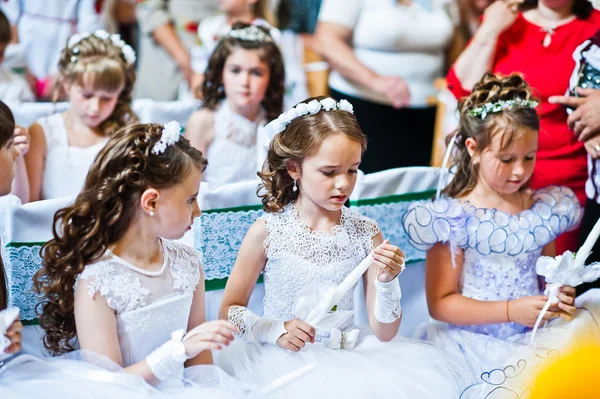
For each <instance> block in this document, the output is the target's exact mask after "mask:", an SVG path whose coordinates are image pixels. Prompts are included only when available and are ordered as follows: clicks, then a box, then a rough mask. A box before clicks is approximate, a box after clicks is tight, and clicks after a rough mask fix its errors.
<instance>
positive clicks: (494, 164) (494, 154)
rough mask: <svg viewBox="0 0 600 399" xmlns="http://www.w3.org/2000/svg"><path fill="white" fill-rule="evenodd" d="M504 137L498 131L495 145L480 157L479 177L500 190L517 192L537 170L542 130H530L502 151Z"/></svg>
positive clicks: (501, 191)
mask: <svg viewBox="0 0 600 399" xmlns="http://www.w3.org/2000/svg"><path fill="white" fill-rule="evenodd" d="M501 138H502V135H501V134H496V135H495V136H494V137H493V139H492V144H491V146H490V147H489V148H487V149H486V150H484V151H483V153H482V154H481V156H480V157H479V180H478V181H479V182H481V181H484V182H485V183H486V184H487V185H488V186H489V187H490V188H491V189H492V190H494V191H496V192H498V193H501V194H513V193H515V192H517V191H519V189H521V187H523V185H524V184H526V183H527V181H528V180H529V178H530V177H531V175H532V173H533V167H534V166H535V153H536V151H537V147H538V132H537V131H535V130H527V131H526V132H525V133H524V134H523V135H522V136H521V137H520V138H518V139H516V140H515V141H514V142H513V143H512V144H511V145H510V146H509V147H508V148H507V149H505V150H502V151H501V150H500V144H501ZM475 159H477V158H475Z"/></svg>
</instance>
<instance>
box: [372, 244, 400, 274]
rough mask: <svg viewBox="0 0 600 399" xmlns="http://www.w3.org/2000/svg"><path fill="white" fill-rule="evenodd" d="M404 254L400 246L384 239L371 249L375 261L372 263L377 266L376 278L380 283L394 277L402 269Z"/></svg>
mask: <svg viewBox="0 0 600 399" xmlns="http://www.w3.org/2000/svg"><path fill="white" fill-rule="evenodd" d="M404 256H405V255H404V252H402V250H401V249H400V248H398V247H397V246H395V245H392V244H388V243H386V242H385V241H384V242H383V244H381V245H380V246H378V247H377V248H375V250H374V251H373V260H374V261H375V262H373V263H375V264H376V265H377V267H379V273H378V274H377V279H378V280H379V281H380V282H382V283H387V282H390V281H392V280H393V279H395V278H396V276H397V275H399V274H400V273H402V270H404V267H405V266H404Z"/></svg>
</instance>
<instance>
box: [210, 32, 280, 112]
mask: <svg viewBox="0 0 600 399" xmlns="http://www.w3.org/2000/svg"><path fill="white" fill-rule="evenodd" d="M248 26H250V25H248V24H246V23H243V22H236V23H235V24H234V25H233V27H232V29H244V28H246V27H248ZM258 28H259V29H261V30H262V31H264V32H265V33H266V34H269V31H268V30H267V29H266V28H264V27H262V26H258ZM236 48H242V49H245V50H257V51H258V53H259V57H260V59H261V60H262V61H263V62H265V63H267V65H268V67H269V72H270V79H269V85H268V86H267V92H266V93H265V98H264V99H263V101H262V103H261V105H262V106H263V107H264V109H265V111H266V113H267V119H268V121H271V120H273V119H275V118H277V117H278V116H279V114H281V111H282V109H283V94H284V91H285V70H284V66H283V57H282V55H281V52H280V51H279V47H278V46H277V44H276V43H275V42H268V43H266V42H259V41H256V42H254V41H247V40H240V39H236V38H233V37H229V36H226V37H224V38H222V39H221V40H220V41H219V44H217V47H216V48H215V50H214V51H213V53H212V54H211V56H210V59H209V61H208V67H207V68H206V72H205V73H204V81H203V82H202V86H201V90H202V99H203V101H204V106H205V107H206V108H208V109H210V110H213V111H214V110H216V109H217V107H218V106H219V104H220V103H221V100H223V99H224V98H225V92H224V90H223V70H224V68H225V62H226V61H227V58H229V56H230V55H231V54H232V53H233V51H234V50H235V49H236Z"/></svg>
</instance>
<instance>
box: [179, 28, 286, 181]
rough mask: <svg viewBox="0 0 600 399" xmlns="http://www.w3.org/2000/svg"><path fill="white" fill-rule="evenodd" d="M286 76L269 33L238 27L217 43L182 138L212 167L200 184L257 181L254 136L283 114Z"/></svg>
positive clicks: (256, 144)
mask: <svg viewBox="0 0 600 399" xmlns="http://www.w3.org/2000/svg"><path fill="white" fill-rule="evenodd" d="M284 75H285V74H284V67H283V59H282V57H281V53H280V51H279V48H278V47H277V44H276V43H275V42H274V41H273V38H272V37H271V35H270V34H269V32H268V30H266V29H264V28H262V27H258V26H255V25H248V24H245V23H241V22H240V23H236V24H235V25H234V26H233V29H232V30H231V31H230V32H229V33H228V34H227V35H226V36H225V37H223V38H222V39H221V40H220V42H219V44H218V45H217V47H216V48H215V50H214V52H213V54H212V56H211V57H210V60H209V63H208V68H207V70H206V73H205V80H204V82H203V83H202V94H203V96H202V97H203V100H204V106H203V108H202V109H200V110H199V111H197V112H195V113H194V114H192V116H191V117H190V120H189V121H188V124H187V127H186V132H185V135H186V137H187V138H188V139H189V140H190V142H191V143H192V145H193V146H194V147H196V148H197V149H199V150H200V151H202V153H204V154H206V157H207V159H208V161H209V162H210V164H211V165H212V167H211V169H210V170H208V171H207V173H205V175H204V176H203V180H204V181H206V182H209V183H210V184H211V185H212V184H215V185H220V184H227V183H233V182H236V181H242V180H248V179H254V178H256V173H257V172H258V170H259V168H260V166H259V165H258V164H257V162H258V161H257V159H258V149H259V146H260V145H262V143H259V142H258V138H257V135H258V130H259V128H260V127H261V126H264V124H265V123H267V122H269V121H271V120H273V119H275V118H276V117H277V116H278V115H279V114H280V113H281V110H282V107H283V93H284ZM261 162H262V160H261Z"/></svg>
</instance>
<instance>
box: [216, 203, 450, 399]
mask: <svg viewBox="0 0 600 399" xmlns="http://www.w3.org/2000/svg"><path fill="white" fill-rule="evenodd" d="M264 223H265V226H266V228H267V230H268V232H269V236H268V238H267V239H266V240H265V242H264V246H265V249H266V254H267V258H268V260H267V264H266V265H265V268H264V271H263V275H264V285H265V297H264V317H269V318H275V319H280V320H290V319H292V318H294V316H295V315H294V309H295V307H296V303H297V300H298V297H299V295H300V294H301V293H302V292H305V291H306V290H312V289H315V288H319V287H326V286H331V285H338V284H339V283H341V282H342V280H343V279H344V278H345V277H346V276H347V275H348V274H349V273H350V271H351V270H352V269H353V268H354V267H356V266H357V265H358V264H359V263H360V262H361V261H362V260H363V259H364V257H365V256H367V255H368V253H369V252H370V251H371V249H372V248H373V242H372V237H373V236H375V235H376V234H377V232H378V231H379V230H378V228H377V225H376V224H375V222H373V221H372V220H370V219H368V218H366V217H363V216H361V215H359V214H358V213H356V212H354V211H353V210H349V209H347V208H343V210H342V216H341V220H340V224H339V225H338V226H336V227H334V229H333V231H332V232H331V233H329V232H322V231H311V229H310V227H309V226H308V225H307V224H306V223H305V222H303V221H302V220H301V219H300V218H299V217H298V213H297V210H296V209H295V207H294V206H292V205H288V206H286V207H285V208H284V211H283V212H282V213H275V214H266V216H265V217H264ZM352 309H353V295H352V292H350V293H348V294H346V295H345V296H344V297H343V298H342V299H341V301H340V303H339V304H338V310H345V311H352ZM351 327H352V319H348V320H347V321H346V322H345V323H342V325H340V326H339V328H340V329H341V330H348V329H349V328H351ZM367 331H368V328H364V329H363V331H362V332H361V334H362V335H363V337H362V340H361V341H360V342H359V343H358V344H357V346H356V347H355V348H354V349H352V350H347V349H342V350H333V349H327V348H325V347H322V346H321V345H320V344H319V343H315V344H308V345H307V346H306V347H305V348H303V349H302V350H301V351H300V352H297V353H294V352H290V351H287V350H284V349H282V348H280V347H278V346H275V345H270V344H259V343H247V342H244V341H242V340H239V341H236V342H234V344H233V345H232V346H230V347H229V348H227V349H226V350H224V351H221V352H220V353H218V354H217V357H216V360H215V361H216V364H218V365H220V366H221V367H223V368H224V369H225V370H226V371H227V372H229V373H230V374H232V375H234V376H235V377H236V378H237V379H240V380H242V381H247V382H253V383H256V384H262V383H264V382H267V381H269V380H272V379H273V378H274V377H275V376H277V375H279V374H281V373H285V372H286V371H290V370H294V369H296V368H298V367H301V366H302V365H305V364H308V363H316V364H317V368H316V369H315V371H313V372H312V373H310V374H308V375H306V376H305V377H303V379H302V381H300V382H298V383H295V384H291V385H289V386H288V387H286V388H284V389H283V390H281V391H280V393H278V394H276V395H274V396H273V397H277V398H386V397H390V398H396V399H399V398H410V399H418V398H428V399H429V398H454V399H455V398H458V395H459V392H460V391H459V387H458V386H459V385H460V384H457V383H456V376H454V374H453V372H452V370H451V369H449V367H448V366H447V365H446V363H445V360H444V358H443V357H442V356H441V355H440V354H439V352H437V351H436V350H435V349H434V348H433V347H432V346H430V345H428V344H427V343H424V342H419V341H415V340H410V339H406V338H402V337H397V338H396V339H395V340H394V341H392V342H388V343H382V342H380V341H379V340H378V339H377V338H376V337H375V336H373V335H369V333H368V332H367Z"/></svg>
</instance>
